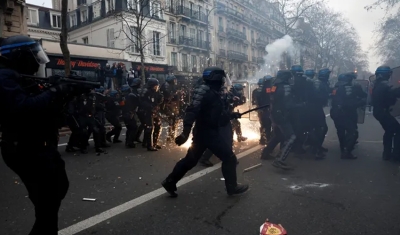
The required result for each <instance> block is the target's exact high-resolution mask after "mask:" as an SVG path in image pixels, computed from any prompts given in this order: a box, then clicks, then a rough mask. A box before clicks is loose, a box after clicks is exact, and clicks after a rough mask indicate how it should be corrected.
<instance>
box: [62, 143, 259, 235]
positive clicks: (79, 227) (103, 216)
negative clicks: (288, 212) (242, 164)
mask: <svg viewBox="0 0 400 235" xmlns="http://www.w3.org/2000/svg"><path fill="white" fill-rule="evenodd" d="M261 148H263V146H261V145H257V146H255V147H252V148H250V149H248V150H246V151H244V152H242V153H239V154H238V155H237V158H238V159H240V158H243V157H245V156H247V155H249V154H251V153H254V152H256V151H258V150H259V149H261ZM220 167H221V163H218V164H215V165H214V166H213V167H209V168H206V169H204V170H201V171H198V172H196V173H194V174H192V175H189V176H187V177H185V178H183V179H182V180H181V181H179V183H178V184H177V186H178V187H180V186H182V185H185V184H188V183H190V182H192V181H194V180H196V179H198V178H200V177H202V176H204V175H207V174H209V173H211V172H213V171H216V170H218V169H219V168H220ZM165 193H166V192H165V190H164V188H159V189H156V190H154V191H152V192H149V193H147V194H144V195H142V196H140V197H138V198H135V199H133V200H131V201H128V202H125V203H124V204H121V205H119V206H116V207H114V208H112V209H110V210H107V211H104V212H102V213H100V214H98V215H95V216H93V217H90V218H88V219H85V220H83V221H81V222H78V223H76V224H73V225H71V226H69V227H67V228H64V229H62V230H60V231H58V235H73V234H77V233H79V232H81V231H83V230H86V229H88V228H90V227H93V226H95V225H96V224H99V223H101V222H103V221H106V220H108V219H110V218H112V217H115V216H117V215H119V214H121V213H123V212H126V211H128V210H130V209H133V208H135V207H137V206H139V205H141V204H143V203H145V202H148V201H150V200H152V199H154V198H157V197H159V196H161V195H163V194H165Z"/></svg>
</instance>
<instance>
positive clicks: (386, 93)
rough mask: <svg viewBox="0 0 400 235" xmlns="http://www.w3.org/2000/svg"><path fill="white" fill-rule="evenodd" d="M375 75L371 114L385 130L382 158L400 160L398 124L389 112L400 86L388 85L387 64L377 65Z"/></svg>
mask: <svg viewBox="0 0 400 235" xmlns="http://www.w3.org/2000/svg"><path fill="white" fill-rule="evenodd" d="M375 76H376V80H375V84H374V87H373V90H372V105H373V106H374V109H373V115H374V117H375V118H376V120H378V121H379V123H380V124H381V125H382V128H383V130H384V131H385V134H384V135H383V154H382V158H383V159H384V160H389V159H391V158H393V159H395V160H400V124H399V123H398V121H397V120H396V119H395V118H394V117H393V116H392V115H391V113H390V109H391V106H393V105H394V104H395V103H396V100H397V99H398V98H400V88H396V89H393V88H391V86H390V85H389V83H388V81H389V79H390V77H391V76H392V70H391V69H390V67H388V66H380V67H378V68H377V69H376V71H375Z"/></svg>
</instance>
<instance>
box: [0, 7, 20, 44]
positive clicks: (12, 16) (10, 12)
mask: <svg viewBox="0 0 400 235" xmlns="http://www.w3.org/2000/svg"><path fill="white" fill-rule="evenodd" d="M26 11H27V9H26V7H25V0H19V1H15V0H2V1H0V37H10V36H14V35H19V34H24V35H26V34H27V25H26Z"/></svg>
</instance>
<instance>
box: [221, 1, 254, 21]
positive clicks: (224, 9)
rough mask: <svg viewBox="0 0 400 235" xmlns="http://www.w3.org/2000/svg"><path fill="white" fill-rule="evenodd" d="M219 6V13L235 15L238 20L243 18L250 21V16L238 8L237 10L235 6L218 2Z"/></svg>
mask: <svg viewBox="0 0 400 235" xmlns="http://www.w3.org/2000/svg"><path fill="white" fill-rule="evenodd" d="M217 7H218V8H217V12H218V13H222V14H226V15H228V16H231V17H235V18H237V19H238V20H241V21H244V22H249V21H250V17H248V16H246V15H244V14H242V13H240V12H238V11H237V10H235V9H233V8H230V7H227V6H226V5H225V4H221V3H218V5H217Z"/></svg>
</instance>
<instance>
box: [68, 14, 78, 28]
mask: <svg viewBox="0 0 400 235" xmlns="http://www.w3.org/2000/svg"><path fill="white" fill-rule="evenodd" d="M69 18H70V24H71V27H74V26H76V25H77V20H76V14H72V15H70V17H69Z"/></svg>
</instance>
